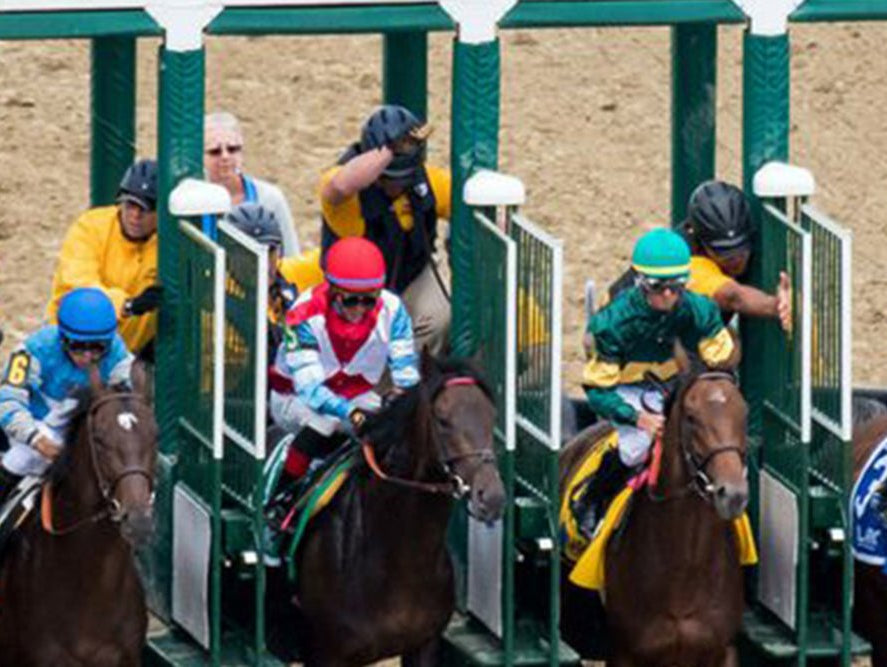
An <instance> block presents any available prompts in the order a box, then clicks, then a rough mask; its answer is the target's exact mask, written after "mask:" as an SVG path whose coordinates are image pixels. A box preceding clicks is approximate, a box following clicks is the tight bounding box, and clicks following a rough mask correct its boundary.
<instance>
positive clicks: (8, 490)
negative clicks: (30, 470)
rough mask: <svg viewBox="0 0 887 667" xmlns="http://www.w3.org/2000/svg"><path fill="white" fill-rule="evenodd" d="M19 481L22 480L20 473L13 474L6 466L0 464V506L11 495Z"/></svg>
mask: <svg viewBox="0 0 887 667" xmlns="http://www.w3.org/2000/svg"><path fill="white" fill-rule="evenodd" d="M20 481H22V478H21V475H13V474H12V473H11V472H9V471H8V470H7V469H6V468H4V467H3V466H0V506H2V505H3V503H5V502H6V499H7V498H9V496H10V495H12V492H13V490H15V487H17V486H18V483H19V482H20Z"/></svg>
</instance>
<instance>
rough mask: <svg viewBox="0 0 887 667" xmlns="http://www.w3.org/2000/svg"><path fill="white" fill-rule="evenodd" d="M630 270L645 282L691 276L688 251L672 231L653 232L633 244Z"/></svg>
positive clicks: (685, 243)
mask: <svg viewBox="0 0 887 667" xmlns="http://www.w3.org/2000/svg"><path fill="white" fill-rule="evenodd" d="M631 267H632V268H633V269H634V270H635V271H637V273H638V274H640V275H641V276H644V277H648V278H658V279H660V280H669V279H681V278H684V279H686V278H687V277H688V276H689V275H690V247H689V246H688V245H687V242H686V241H685V240H684V239H683V237H682V236H681V235H680V234H678V233H677V232H675V231H672V230H671V229H664V228H658V229H653V230H651V231H649V232H647V233H646V234H644V235H643V236H642V237H641V238H639V239H638V241H637V243H635V245H634V251H633V252H632V253H631Z"/></svg>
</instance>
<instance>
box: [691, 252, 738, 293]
mask: <svg viewBox="0 0 887 667" xmlns="http://www.w3.org/2000/svg"><path fill="white" fill-rule="evenodd" d="M732 281H733V279H732V278H731V277H730V276H728V275H726V274H725V273H724V272H723V271H721V267H719V266H718V265H717V263H716V262H715V261H713V260H711V259H709V258H708V257H702V256H700V255H693V256H692V257H691V258H690V280H689V282H688V283H687V289H688V290H690V291H691V292H696V294H701V295H703V296H707V297H709V298H714V295H715V293H716V292H717V291H718V290H719V289H721V288H722V287H723V286H724V285H726V284H727V283H729V282H732Z"/></svg>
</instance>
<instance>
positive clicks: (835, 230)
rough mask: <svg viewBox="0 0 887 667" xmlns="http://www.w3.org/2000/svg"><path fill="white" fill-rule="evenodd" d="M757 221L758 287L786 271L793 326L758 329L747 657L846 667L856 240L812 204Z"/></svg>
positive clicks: (853, 645)
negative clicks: (757, 448) (754, 602)
mask: <svg viewBox="0 0 887 667" xmlns="http://www.w3.org/2000/svg"><path fill="white" fill-rule="evenodd" d="M761 224H762V226H761V233H762V236H763V238H762V246H763V247H764V248H766V249H767V252H765V253H764V262H763V283H762V284H763V285H764V287H765V289H772V287H773V286H775V285H776V284H778V280H779V273H780V271H786V272H787V273H788V274H789V278H790V282H791V287H792V312H793V328H792V331H791V332H790V333H788V334H785V333H783V332H782V331H781V329H780V328H779V327H778V325H777V324H776V322H775V320H773V321H769V322H767V323H765V324H763V325H762V330H763V336H762V342H763V345H764V355H763V358H764V360H765V363H766V367H765V368H762V369H761V374H762V388H763V399H764V400H763V419H762V428H763V431H762V435H763V446H762V448H761V452H760V459H759V462H760V466H761V470H760V475H759V477H758V480H757V481H758V516H757V518H758V528H759V530H758V536H759V545H760V552H761V554H760V555H761V565H760V568H759V572H758V589H757V593H758V602H759V603H760V606H757V607H754V608H753V610H752V611H751V612H750V613H749V614H747V616H746V624H745V633H746V636H747V637H748V638H749V639H750V640H751V643H752V644H753V645H754V646H756V647H757V650H758V655H757V657H756V658H755V659H754V660H751V661H749V660H746V661H745V662H753V663H754V664H795V665H805V664H807V662H808V660H809V659H813V658H824V657H835V658H839V659H840V661H841V664H842V665H850V664H851V653H853V652H854V651H856V650H858V649H859V648H861V646H860V644H859V643H858V641H857V640H856V639H855V638H854V637H853V635H852V633H851V632H850V621H851V603H852V601H851V592H852V560H851V553H850V544H849V524H848V518H847V507H848V498H849V491H850V480H851V475H852V469H851V452H852V445H851V442H850V440H851V415H850V399H851V367H850V354H851V338H850V326H851V310H850V294H851V281H850V235H849V233H848V232H847V231H846V230H844V229H843V228H841V227H840V226H838V225H837V224H835V223H834V222H832V221H831V220H829V219H828V218H827V217H826V216H824V215H823V214H821V213H820V212H818V211H817V210H816V209H815V208H813V207H811V206H809V205H803V206H800V205H799V206H797V207H796V220H795V221H793V220H791V219H789V217H788V216H787V215H786V214H785V213H784V212H783V210H782V209H781V208H777V207H776V206H774V205H771V204H765V205H764V207H763V211H762V220H761Z"/></svg>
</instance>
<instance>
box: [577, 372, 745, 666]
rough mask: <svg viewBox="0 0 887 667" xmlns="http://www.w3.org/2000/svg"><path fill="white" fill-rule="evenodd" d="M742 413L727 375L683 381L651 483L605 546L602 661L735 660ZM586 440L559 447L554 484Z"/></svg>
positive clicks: (588, 443)
mask: <svg viewBox="0 0 887 667" xmlns="http://www.w3.org/2000/svg"><path fill="white" fill-rule="evenodd" d="M746 415H747V407H746V403H745V400H744V399H743V398H742V395H741V394H740V392H739V388H738V387H737V386H736V384H735V381H734V379H733V376H732V375H730V374H728V373H723V372H702V373H698V374H694V375H688V376H686V377H684V378H683V379H682V381H681V383H680V386H679V388H678V391H677V393H676V395H675V397H674V400H673V401H671V407H670V409H669V412H668V420H667V422H666V429H665V434H664V436H663V457H662V469H661V473H660V477H659V482H658V484H657V486H656V488H655V489H652V490H648V491H643V492H639V493H637V494H636V495H635V498H634V500H633V504H632V506H631V508H630V510H629V514H628V515H627V519H626V523H625V525H624V527H623V528H622V529H621V530H620V531H618V533H617V534H616V535H615V536H614V537H613V538H612V539H611V540H610V542H609V544H608V545H607V548H606V573H605V587H606V616H607V630H608V633H609V643H610V649H611V650H610V654H611V657H610V660H609V661H608V663H607V664H608V665H616V666H617V667H636V666H640V665H644V666H650V667H667V666H671V665H694V666H697V667H708V666H709V665H710V666H712V667H714V666H721V665H737V664H738V661H737V657H736V652H735V649H734V648H733V646H732V643H733V639H734V637H735V635H736V633H737V632H738V630H739V627H740V624H741V621H742V608H743V596H742V572H741V568H740V565H739V558H738V555H737V551H736V546H735V544H734V538H733V533H732V526H731V523H730V522H731V520H732V519H734V518H736V517H738V516H740V515H741V513H742V512H743V510H744V509H745V505H746V502H747V500H748V484H747V481H746V469H745V449H746ZM592 443H593V440H591V439H589V438H587V437H583V435H582V434H580V435H579V436H577V438H576V439H575V440H574V441H573V443H571V444H570V445H569V446H568V447H567V448H565V450H564V452H563V454H562V456H561V480H562V487H563V481H564V480H565V479H567V478H568V476H569V472H570V471H571V470H572V469H573V468H574V466H576V465H578V463H579V462H580V461H581V460H582V459H583V454H584V453H585V451H587V449H588V448H589V447H590V446H591V445H592ZM562 492H563V488H562ZM571 586H572V584H571ZM568 594H570V595H576V594H579V593H578V589H576V587H575V586H573V590H571V591H568ZM581 594H588V595H591V593H590V592H588V591H582V592H581ZM564 613H565V614H567V613H569V612H568V609H566V608H565V610H564ZM565 622H566V623H570V619H565ZM572 624H573V625H574V626H575V621H573V622H572Z"/></svg>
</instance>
